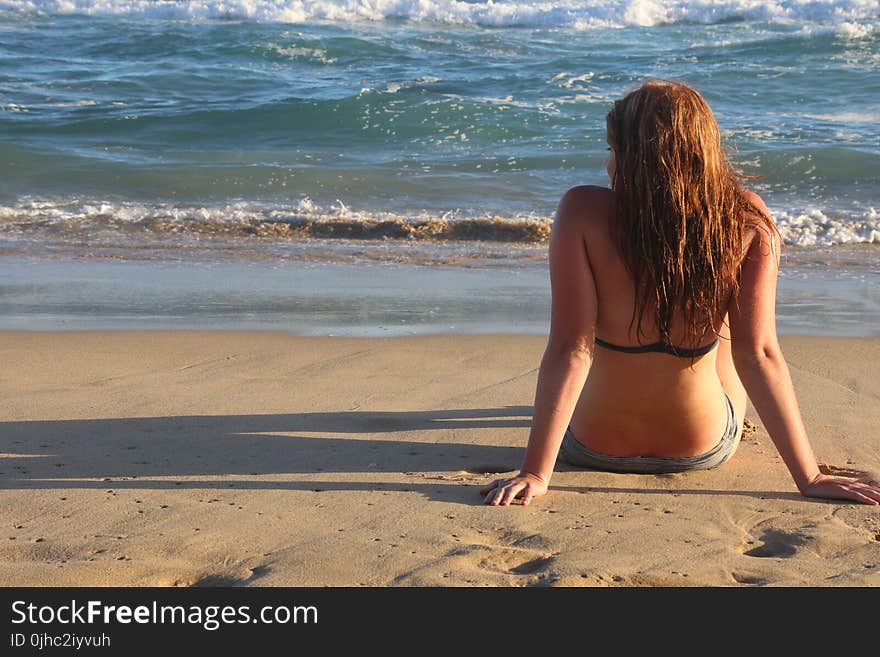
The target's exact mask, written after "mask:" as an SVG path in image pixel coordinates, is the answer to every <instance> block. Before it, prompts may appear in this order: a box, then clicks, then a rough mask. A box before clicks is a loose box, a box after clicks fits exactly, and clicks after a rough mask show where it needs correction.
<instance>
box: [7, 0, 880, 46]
mask: <svg viewBox="0 0 880 657" xmlns="http://www.w3.org/2000/svg"><path fill="white" fill-rule="evenodd" d="M878 7H880V3H878V2H877V1H876V0H812V1H811V2H803V1H801V0H776V1H773V2H758V1H756V0H701V1H697V2H693V1H691V0H628V1H626V2H619V1H614V0H544V1H539V2H528V1H526V0H481V1H479V0H478V1H475V2H464V1H462V0H176V1H168V0H118V1H117V0H0V11H3V10H5V11H13V12H25V13H40V14H86V15H97V16H123V17H142V18H149V19H180V20H214V19H227V20H254V21H261V22H281V23H305V22H312V21H330V22H341V23H346V22H351V21H385V20H408V21H412V22H439V23H447V24H458V25H480V26H484V27H539V28H575V29H582V30H583V29H591V28H609V27H624V26H643V27H650V26H655V25H661V24H670V23H673V24H675V23H703V24H714V23H725V22H730V21H738V20H756V21H767V22H772V23H787V24H805V25H816V26H825V25H832V26H836V28H837V31H838V32H839V33H840V34H841V35H842V36H845V37H848V38H864V37H868V36H870V35H872V34H874V33H875V32H876V31H877V26H878Z"/></svg>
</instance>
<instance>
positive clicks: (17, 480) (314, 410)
mask: <svg viewBox="0 0 880 657" xmlns="http://www.w3.org/2000/svg"><path fill="white" fill-rule="evenodd" d="M544 344H545V340H544V338H543V337H540V336H457V335H446V336H428V337H396V338H330V337H327V338H309V337H295V336H292V335H288V334H285V333H281V332H204V331H202V332H196V331H165V332H162V331H119V332H46V333H39V332H11V331H10V332H0V353H2V362H3V368H2V375H0V457H2V460H0V500H2V504H0V527H2V531H0V584H2V585H4V586H12V585H35V586H45V585H62V586H71V585H72V586H83V585H87V586H92V585H111V586H116V585H119V586H146V585H159V586H199V585H201V586H205V585H234V586H237V585H245V586H275V585H294V586H300V585H318V586H320V585H332V586H412V585H428V586H474V585H475V586H633V585H635V586H645V585H647V586H656V585H660V586H667V585H671V586H693V585H696V586H701V585H713V586H753V585H809V586H826V585H828V586H876V585H880V513H878V511H877V507H869V506H860V505H854V504H848V503H835V502H830V501H821V500H810V499H806V498H803V497H801V496H800V495H799V494H798V492H797V490H796V488H795V487H794V484H793V482H792V480H791V478H790V476H789V474H788V472H787V471H786V469H785V467H784V465H783V464H782V463H781V461H780V459H779V457H778V456H777V455H776V451H775V449H774V447H773V445H772V443H771V441H770V439H769V438H768V436H767V434H766V432H765V431H764V430H763V428H762V427H761V426H760V421H759V419H758V418H757V417H756V415H755V414H754V412H751V409H750V413H749V415H748V419H749V420H751V421H752V422H754V423H755V424H756V425H757V429H756V430H754V431H752V432H750V433H749V434H748V435H746V436H745V437H744V439H743V442H742V445H741V447H740V449H739V451H738V452H737V454H736V455H735V456H734V458H733V459H732V460H731V461H730V462H728V463H727V464H725V465H723V466H722V467H721V468H720V469H718V470H714V471H706V472H693V473H686V474H676V475H663V476H639V475H620V474H609V473H601V472H589V471H579V470H575V469H572V468H569V467H567V466H563V465H559V466H558V467H557V472H556V474H555V475H554V478H553V481H552V482H551V491H550V493H549V494H548V495H547V496H546V497H542V498H539V499H537V500H535V501H534V502H533V504H532V505H530V506H529V507H521V506H516V507H511V508H492V507H486V506H484V505H482V503H481V498H480V496H479V495H478V494H477V489H478V487H479V486H481V485H483V484H484V483H486V482H488V481H490V480H491V478H492V477H494V476H495V475H494V474H493V473H505V472H512V471H514V470H517V469H518V467H519V465H520V462H521V458H522V454H523V449H524V447H525V443H526V439H527V436H528V430H529V422H530V413H531V404H532V401H533V395H534V388H535V382H536V378H537V367H538V364H539V361H540V357H541V353H542V350H543V348H544ZM782 347H783V350H784V352H785V354H786V357H787V359H788V362H789V366H790V368H791V371H792V376H793V380H794V383H795V386H796V390H797V393H798V397H799V401H800V404H801V409H802V412H803V415H804V420H805V422H806V425H807V427H808V430H809V433H810V438H811V441H812V443H813V447H814V449H815V451H816V454H817V457H818V459H819V461H820V463H824V464H826V465H827V467H828V468H831V469H835V470H837V471H840V472H854V473H861V476H864V477H867V478H873V479H875V480H876V479H877V478H878V476H880V434H878V432H877V429H876V427H877V426H878V425H880V378H878V377H877V375H876V363H878V362H880V339H876V338H874V339H843V338H839V339H834V338H819V337H792V336H787V337H784V338H783V339H782Z"/></svg>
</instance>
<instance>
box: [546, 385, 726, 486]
mask: <svg viewBox="0 0 880 657" xmlns="http://www.w3.org/2000/svg"><path fill="white" fill-rule="evenodd" d="M724 399H725V400H726V401H727V426H726V427H725V429H724V434H723V435H722V436H721V440H720V441H719V443H718V444H717V445H715V447H713V448H712V449H710V450H709V451H708V452H704V453H702V454H697V455H696V456H670V457H665V456H608V455H607V454H600V453H599V452H594V451H593V450H591V449H588V448H587V447H584V445H583V444H582V443H580V442H578V440H577V438H575V437H574V434H573V433H572V432H571V427H569V428H568V429H567V430H566V431H565V438H563V439H562V447H561V448H560V450H559V456H560V458H561V459H562V460H563V461H564V462H566V463H568V464H569V465H573V466H576V467H579V468H590V469H591V470H606V471H608V472H628V473H634V474H662V473H670V472H686V471H687V470H709V469H710V468H717V467H718V466H719V465H721V464H722V463H724V462H725V461H726V460H727V459H729V458H730V457H731V456H732V455H733V453H734V452H735V451H736V448H737V446H738V445H739V438H740V436H739V425H738V424H737V421H736V416H735V414H734V412H733V404H732V403H731V402H730V397H728V396H727V394H726V393H725V395H724Z"/></svg>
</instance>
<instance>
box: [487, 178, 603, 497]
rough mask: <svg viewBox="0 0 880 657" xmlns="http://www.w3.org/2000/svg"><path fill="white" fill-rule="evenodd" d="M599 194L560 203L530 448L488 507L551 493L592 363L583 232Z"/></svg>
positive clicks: (490, 491)
mask: <svg viewBox="0 0 880 657" xmlns="http://www.w3.org/2000/svg"><path fill="white" fill-rule="evenodd" d="M597 193H599V191H598V190H597V189H595V188H590V187H575V188H572V189H570V190H569V191H568V192H566V194H565V195H564V196H563V197H562V200H561V201H560V203H559V208H558V209H557V211H556V217H555V219H554V221H553V228H552V230H551V233H550V287H551V294H552V301H551V310H550V337H549V339H548V341H547V348H546V349H545V351H544V356H543V358H542V360H541V368H540V370H539V373H538V385H537V390H536V392H535V405H534V412H533V416H532V428H531V431H530V433H529V443H528V447H527V448H526V455H525V459H524V461H523V465H522V469H521V471H520V473H519V474H518V475H517V476H515V477H512V478H510V479H498V480H496V481H493V482H492V483H491V484H489V485H488V486H485V487H483V488H481V489H480V494H481V495H485V498H484V500H483V501H484V503H485V504H491V505H494V506H499V505H500V506H507V505H509V504H510V503H511V502H512V501H513V500H514V499H517V498H519V499H521V500H522V503H523V504H528V503H529V502H530V501H531V499H532V498H533V497H535V496H538V495H543V494H544V493H546V492H547V487H548V485H549V484H550V477H551V476H552V474H553V466H554V464H555V463H556V457H557V455H558V454H559V448H560V445H561V444H562V439H563V437H564V435H565V431H566V429H567V428H568V423H569V421H570V420H571V416H572V413H573V412H574V407H575V404H577V400H578V397H579V396H580V393H581V391H582V390H583V387H584V382H585V381H586V379H587V374H588V373H589V369H590V364H591V362H592V351H593V343H594V334H595V327H596V315H597V295H596V286H595V282H594V280H593V272H592V269H591V268H590V261H589V258H588V256H587V248H586V241H585V234H584V228H585V225H586V222H587V221H589V220H590V212H591V208H592V207H594V206H595V203H596V202H597V198H596V194H597Z"/></svg>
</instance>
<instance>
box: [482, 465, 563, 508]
mask: <svg viewBox="0 0 880 657" xmlns="http://www.w3.org/2000/svg"><path fill="white" fill-rule="evenodd" d="M546 492H547V482H546V481H545V480H544V479H543V478H542V477H539V476H538V475H534V474H531V473H528V472H521V473H520V474H518V475H517V476H515V477H511V478H510V479H496V480H495V481H493V482H492V483H491V484H489V485H488V486H483V487H482V488H481V489H480V495H485V497H484V498H483V504H490V505H492V506H508V505H509V504H510V503H511V502H512V501H513V500H515V499H520V500H522V504H523V506H526V505H528V503H529V502H531V501H532V498H533V497H538V496H539V495H544V494H545V493H546Z"/></svg>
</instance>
